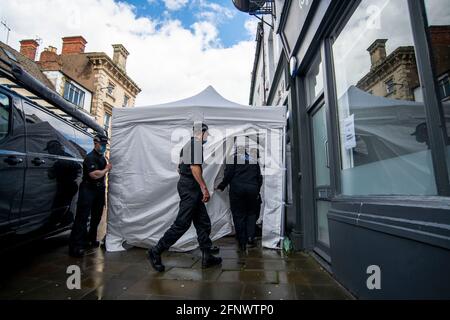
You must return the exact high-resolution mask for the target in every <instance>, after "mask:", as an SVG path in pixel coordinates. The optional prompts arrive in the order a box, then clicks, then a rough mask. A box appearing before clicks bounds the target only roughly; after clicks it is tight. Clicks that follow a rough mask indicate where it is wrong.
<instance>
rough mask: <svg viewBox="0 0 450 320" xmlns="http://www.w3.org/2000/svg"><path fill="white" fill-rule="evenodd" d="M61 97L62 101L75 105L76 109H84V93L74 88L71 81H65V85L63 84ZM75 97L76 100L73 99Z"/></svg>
mask: <svg viewBox="0 0 450 320" xmlns="http://www.w3.org/2000/svg"><path fill="white" fill-rule="evenodd" d="M63 97H64V99H66V100H67V101H69V102H70V103H72V104H74V105H76V106H77V107H79V108H81V109H83V108H84V101H85V97H86V92H84V91H83V90H82V89H80V88H78V87H77V86H75V85H74V84H73V83H72V82H71V81H66V83H65V84H64V94H63ZM75 97H77V98H76V99H75Z"/></svg>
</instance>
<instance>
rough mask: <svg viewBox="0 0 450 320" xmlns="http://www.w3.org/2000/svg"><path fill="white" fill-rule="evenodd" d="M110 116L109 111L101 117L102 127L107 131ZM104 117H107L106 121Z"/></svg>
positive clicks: (109, 125) (109, 124) (109, 126)
mask: <svg viewBox="0 0 450 320" xmlns="http://www.w3.org/2000/svg"><path fill="white" fill-rule="evenodd" d="M111 118H112V116H111V115H110V114H109V113H105V116H104V117H103V128H104V129H105V131H106V132H109V129H110V128H111ZM106 119H108V122H107V121H106Z"/></svg>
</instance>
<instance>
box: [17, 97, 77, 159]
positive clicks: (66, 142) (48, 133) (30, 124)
mask: <svg viewBox="0 0 450 320" xmlns="http://www.w3.org/2000/svg"><path fill="white" fill-rule="evenodd" d="M23 110H24V112H25V116H26V130H27V151H28V152H35V153H43V154H52V155H58V156H63V157H70V158H79V157H80V155H79V153H78V150H77V149H76V148H75V147H74V143H75V131H74V129H73V127H72V126H70V125H68V124H67V123H65V122H64V121H62V120H60V119H58V118H56V117H55V116H53V115H51V114H49V113H47V112H44V111H42V110H40V109H39V108H37V107H35V106H32V105H30V104H28V103H24V104H23Z"/></svg>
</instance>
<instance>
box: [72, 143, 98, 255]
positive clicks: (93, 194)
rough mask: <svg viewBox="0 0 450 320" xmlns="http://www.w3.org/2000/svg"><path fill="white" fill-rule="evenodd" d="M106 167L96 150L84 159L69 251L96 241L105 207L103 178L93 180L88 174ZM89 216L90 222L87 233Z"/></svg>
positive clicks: (80, 248)
mask: <svg viewBox="0 0 450 320" xmlns="http://www.w3.org/2000/svg"><path fill="white" fill-rule="evenodd" d="M106 165H107V162H106V159H105V157H104V156H103V155H101V154H100V153H98V152H97V151H96V150H92V151H91V152H90V153H89V154H88V155H87V156H86V158H85V159H84V162H83V181H82V182H81V184H80V192H79V195H78V206H77V214H76V217H75V222H74V224H73V227H72V233H71V235H70V249H71V250H82V249H83V248H84V247H85V246H86V245H87V243H89V242H91V243H94V242H96V241H97V228H98V225H99V223H100V220H101V218H102V214H103V207H104V206H105V177H103V178H100V179H97V180H94V179H92V178H91V177H90V176H89V173H91V172H94V171H97V170H104V169H105V168H106ZM89 216H90V217H91V221H90V228H89V232H87V223H88V220H89Z"/></svg>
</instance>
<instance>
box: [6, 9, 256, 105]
mask: <svg viewBox="0 0 450 320" xmlns="http://www.w3.org/2000/svg"><path fill="white" fill-rule="evenodd" d="M0 8H1V13H0V16H1V18H4V19H6V20H7V21H8V24H9V25H10V26H11V27H12V29H13V30H12V32H11V35H10V45H12V46H13V47H15V48H16V49H17V48H18V46H19V43H18V42H19V41H20V40H21V39H25V38H34V37H36V36H39V37H40V38H42V40H43V43H42V45H41V49H42V48H44V47H46V46H49V45H53V46H56V47H58V49H59V50H61V38H62V37H64V36H70V35H83V36H84V37H85V38H86V40H87V41H88V44H87V47H86V51H88V52H89V51H103V52H106V53H108V54H109V55H112V47H111V44H113V43H122V44H123V45H124V46H125V47H126V48H127V49H128V50H129V51H130V53H131V54H130V56H129V57H128V62H127V70H128V74H129V75H130V77H132V78H133V80H135V81H136V82H137V83H138V85H139V86H140V87H141V88H142V90H143V91H142V93H141V94H140V95H139V96H138V100H137V105H151V104H158V103H163V102H170V101H174V100H177V99H181V98H185V97H188V96H191V95H193V94H195V93H198V92H199V91H201V90H203V89H204V88H206V87H207V86H208V85H213V86H214V87H215V88H216V89H217V90H218V91H219V92H220V93H221V94H223V95H224V96H225V97H226V98H228V99H230V100H233V101H236V102H239V103H244V104H245V103H247V102H248V91H249V87H250V74H251V68H252V63H253V61H252V59H253V56H254V41H242V42H240V43H237V44H236V45H234V46H232V47H229V48H222V47H221V46H220V45H218V43H219V40H218V31H217V28H216V27H215V25H214V24H212V23H210V22H209V21H199V22H197V23H195V24H194V25H192V26H191V28H185V27H183V26H182V24H181V22H180V21H178V20H170V19H164V18H163V20H150V19H149V18H145V17H139V18H137V16H136V14H135V12H134V8H133V7H132V6H130V5H128V4H124V3H118V2H114V1H113V0H78V1H72V2H67V1H65V0H22V1H12V0H0ZM50 8H51V11H52V12H58V14H48V11H49V10H50ZM86 8H89V10H86ZM0 37H2V38H1V40H3V41H4V39H5V37H6V35H5V36H3V34H2V33H1V32H0Z"/></svg>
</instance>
